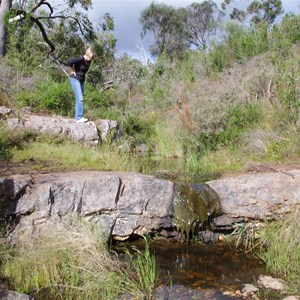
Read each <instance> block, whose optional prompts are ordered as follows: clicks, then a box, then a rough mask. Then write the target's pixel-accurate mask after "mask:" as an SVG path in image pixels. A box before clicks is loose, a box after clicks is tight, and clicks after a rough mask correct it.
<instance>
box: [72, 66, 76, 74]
mask: <svg viewBox="0 0 300 300" xmlns="http://www.w3.org/2000/svg"><path fill="white" fill-rule="evenodd" d="M71 75H75V76H76V71H75V69H74V68H72V70H71Z"/></svg>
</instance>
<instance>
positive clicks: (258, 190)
mask: <svg viewBox="0 0 300 300" xmlns="http://www.w3.org/2000/svg"><path fill="white" fill-rule="evenodd" d="M208 199H210V201H211V200H212V201H211V202H207V200H208ZM214 199H215V200H214ZM299 203H300V171H299V170H294V171H290V172H289V173H284V172H270V173H256V174H249V175H241V176H237V177H232V178H225V179H219V180H213V181H209V182H207V183H206V184H202V185H201V184H199V185H176V184H175V183H173V182H171V181H168V180H163V179H158V178H156V177H154V176H147V175H142V174H139V173H125V172H96V171H82V172H71V173H52V174H35V175H14V176H10V177H7V178H0V221H1V222H2V221H3V220H6V221H7V220H12V221H13V223H12V229H13V230H12V233H11V237H12V238H13V237H17V236H18V235H20V234H22V235H24V234H32V233H34V232H35V231H36V230H40V229H42V228H46V230H47V229H48V230H49V228H51V227H52V226H53V224H54V223H56V222H61V223H66V224H67V223H68V222H70V221H71V220H73V219H74V218H76V217H83V218H85V219H88V220H90V221H93V222H96V223H98V224H100V225H101V226H102V227H103V229H104V231H105V233H106V234H107V236H109V237H111V238H113V239H117V240H125V239H128V238H130V237H133V236H135V235H143V234H158V235H163V236H166V237H172V235H173V233H174V235H173V236H175V234H176V228H177V230H178V228H181V232H184V231H185V232H188V231H190V230H191V231H193V233H195V230H198V228H197V226H198V227H199V226H200V225H201V224H202V223H205V222H206V221H207V220H208V218H209V217H211V216H212V215H217V217H216V218H214V220H213V223H214V226H215V229H216V231H217V230H218V229H220V228H230V226H231V225H233V224H235V223H236V222H247V221H251V220H266V219H268V218H269V219H270V218H274V217H275V216H276V215H278V214H285V213H288V212H291V211H293V210H294V209H295V206H298V205H299ZM195 224H196V225H195ZM194 225H195V226H194Z"/></svg>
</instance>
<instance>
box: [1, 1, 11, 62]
mask: <svg viewBox="0 0 300 300" xmlns="http://www.w3.org/2000/svg"><path fill="white" fill-rule="evenodd" d="M11 5H12V0H0V57H3V56H5V54H6V46H7V27H6V24H5V15H6V13H7V12H8V11H9V9H10V8H11Z"/></svg>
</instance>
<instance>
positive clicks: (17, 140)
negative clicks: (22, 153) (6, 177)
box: [0, 123, 34, 162]
mask: <svg viewBox="0 0 300 300" xmlns="http://www.w3.org/2000/svg"><path fill="white" fill-rule="evenodd" d="M33 137H34V134H33V133H32V132H30V131H21V130H16V129H10V128H8V127H7V126H6V125H5V124H1V123H0V162H4V161H9V160H11V159H12V157H13V151H12V150H13V149H14V148H21V147H22V146H23V145H24V144H25V143H26V142H27V141H28V140H30V139H32V138H33Z"/></svg>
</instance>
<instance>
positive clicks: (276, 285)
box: [257, 275, 285, 291]
mask: <svg viewBox="0 0 300 300" xmlns="http://www.w3.org/2000/svg"><path fill="white" fill-rule="evenodd" d="M257 284H258V285H259V286H260V287H262V288H266V289H271V290H275V291H283V290H284V284H285V283H284V280H282V279H278V278H273V277H271V276H265V275H260V276H259V278H258V281H257Z"/></svg>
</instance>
